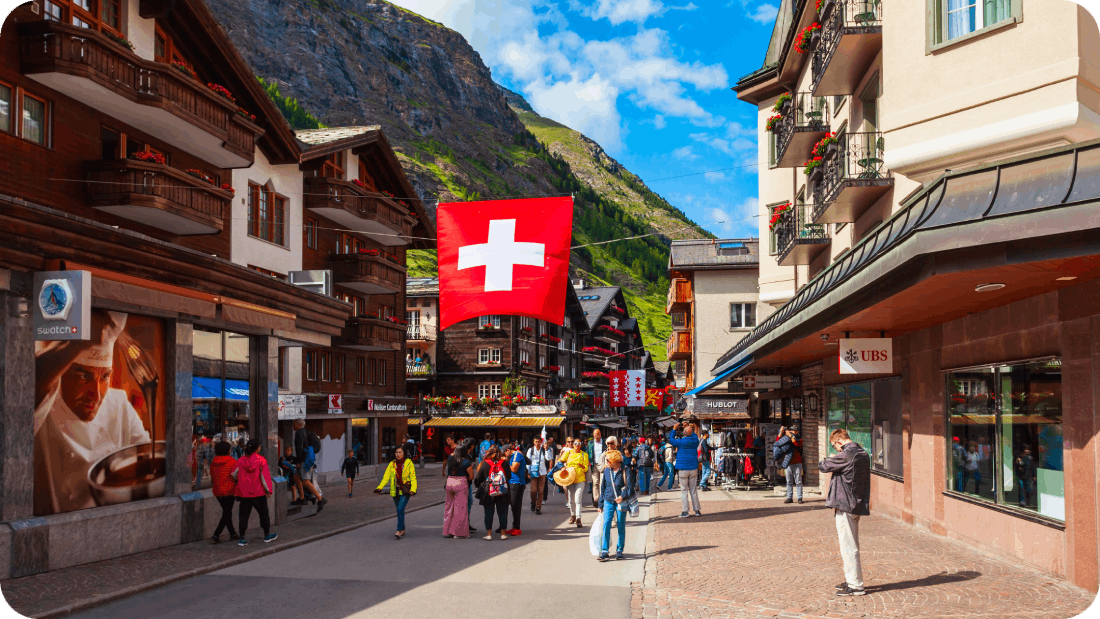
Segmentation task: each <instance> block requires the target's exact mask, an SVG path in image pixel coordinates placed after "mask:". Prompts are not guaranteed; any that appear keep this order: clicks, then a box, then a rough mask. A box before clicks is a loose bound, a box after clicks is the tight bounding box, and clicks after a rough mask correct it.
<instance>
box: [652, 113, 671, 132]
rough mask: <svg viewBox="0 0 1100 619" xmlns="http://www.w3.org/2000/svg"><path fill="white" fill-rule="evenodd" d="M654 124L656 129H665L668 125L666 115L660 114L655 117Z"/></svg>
mask: <svg viewBox="0 0 1100 619" xmlns="http://www.w3.org/2000/svg"><path fill="white" fill-rule="evenodd" d="M653 126H654V128H656V129H664V128H665V127H667V126H668V123H666V122H665V117H664V116H662V115H661V114H658V115H656V116H654V117H653Z"/></svg>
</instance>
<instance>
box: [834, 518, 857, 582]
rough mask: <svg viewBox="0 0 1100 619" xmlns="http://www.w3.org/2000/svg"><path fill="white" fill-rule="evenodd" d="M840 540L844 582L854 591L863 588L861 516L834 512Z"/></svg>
mask: <svg viewBox="0 0 1100 619" xmlns="http://www.w3.org/2000/svg"><path fill="white" fill-rule="evenodd" d="M833 512H834V515H835V517H836V532H837V536H838V537H839V538H840V558H841V559H842V560H843V561H844V580H845V582H847V583H848V586H849V587H851V588H853V589H862V588H863V566H862V565H861V564H860V561H859V516H853V515H852V514H849V513H847V512H842V511H840V510H839V509H835V510H833Z"/></svg>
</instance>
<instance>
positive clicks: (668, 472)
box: [657, 462, 676, 490]
mask: <svg viewBox="0 0 1100 619" xmlns="http://www.w3.org/2000/svg"><path fill="white" fill-rule="evenodd" d="M661 470H662V471H663V472H664V476H662V477H661V481H659V482H657V489H658V490H660V489H661V484H663V483H665V480H666V479H667V480H668V489H669V490H672V484H673V483H675V482H676V473H674V472H673V470H672V463H671V462H665V463H664V464H662V465H661Z"/></svg>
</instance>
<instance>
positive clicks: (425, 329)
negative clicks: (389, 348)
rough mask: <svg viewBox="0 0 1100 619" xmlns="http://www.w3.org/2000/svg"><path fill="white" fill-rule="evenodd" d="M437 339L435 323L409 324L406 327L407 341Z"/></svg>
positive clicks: (431, 340)
mask: <svg viewBox="0 0 1100 619" xmlns="http://www.w3.org/2000/svg"><path fill="white" fill-rule="evenodd" d="M435 340H436V330H435V325H409V326H408V327H406V328H405V341H406V342H434V341H435Z"/></svg>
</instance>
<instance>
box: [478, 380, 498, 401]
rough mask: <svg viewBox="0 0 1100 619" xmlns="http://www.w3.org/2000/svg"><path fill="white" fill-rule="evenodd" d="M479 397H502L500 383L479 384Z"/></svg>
mask: <svg viewBox="0 0 1100 619" xmlns="http://www.w3.org/2000/svg"><path fill="white" fill-rule="evenodd" d="M477 397H479V398H499V397H500V383H495V384H486V385H478V386H477Z"/></svg>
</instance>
